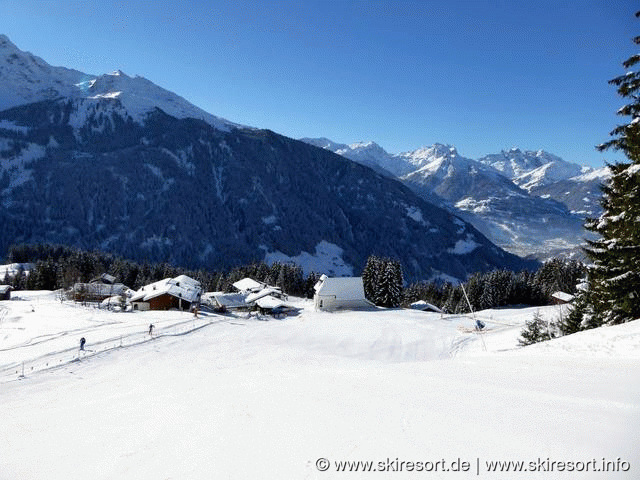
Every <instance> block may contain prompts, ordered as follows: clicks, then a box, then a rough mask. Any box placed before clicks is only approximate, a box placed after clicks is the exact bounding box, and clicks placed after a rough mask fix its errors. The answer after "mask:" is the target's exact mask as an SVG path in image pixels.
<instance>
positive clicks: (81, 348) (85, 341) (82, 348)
mask: <svg viewBox="0 0 640 480" xmlns="http://www.w3.org/2000/svg"><path fill="white" fill-rule="evenodd" d="M85 343H87V340H86V339H85V338H84V337H82V338H81V339H80V350H84V344H85Z"/></svg>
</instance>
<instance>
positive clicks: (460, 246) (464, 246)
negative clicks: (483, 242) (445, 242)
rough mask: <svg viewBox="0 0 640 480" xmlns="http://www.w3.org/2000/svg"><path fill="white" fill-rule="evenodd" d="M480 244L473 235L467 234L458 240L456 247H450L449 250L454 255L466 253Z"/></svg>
mask: <svg viewBox="0 0 640 480" xmlns="http://www.w3.org/2000/svg"><path fill="white" fill-rule="evenodd" d="M479 246H480V244H479V243H477V242H476V241H474V237H473V235H471V234H467V236H466V237H465V238H464V239H462V240H458V241H457V242H456V244H455V245H454V247H453V248H450V249H449V250H448V251H449V253H453V254H454V255H466V254H468V253H471V252H473V251H474V250H475V249H476V248H478V247H479Z"/></svg>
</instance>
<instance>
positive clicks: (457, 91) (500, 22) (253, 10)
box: [0, 0, 640, 166]
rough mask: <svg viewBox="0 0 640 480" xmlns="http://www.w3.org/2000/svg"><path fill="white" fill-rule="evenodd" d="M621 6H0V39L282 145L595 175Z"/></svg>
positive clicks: (629, 11)
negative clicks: (586, 168) (316, 142)
mask: <svg viewBox="0 0 640 480" xmlns="http://www.w3.org/2000/svg"><path fill="white" fill-rule="evenodd" d="M637 7H638V5H637V3H636V1H635V0H633V1H632V0H606V1H605V0H601V1H575V2H574V1H572V2H560V1H546V0H545V1H538V2H536V1H535V0H534V1H532V0H529V1H521V0H511V1H497V0H496V1H484V0H477V1H457V0H446V1H440V0H434V1H422V2H414V1H397V2H391V1H387V2H382V1H379V2H376V1H346V0H345V1H313V0H305V1H264V2H249V1H234V2H231V1H229V2H219V1H173V0H156V1H151V0H149V1H137V0H126V1H121V0H115V1H91V0H87V1H83V2H79V1H76V2H71V1H58V0H52V1H33V0H19V1H14V0H0V33H4V34H6V35H7V36H9V38H10V39H11V40H12V41H13V42H14V43H15V44H16V45H17V46H18V47H19V48H21V49H22V50H27V51H31V52H32V53H34V54H36V55H38V56H40V57H42V58H43V59H44V60H46V61H47V62H49V63H50V64H52V65H63V66H67V67H71V68H75V69H78V70H81V71H84V72H87V73H92V74H100V73H106V72H111V71H113V70H116V69H120V70H122V71H124V72H125V73H127V74H129V75H141V76H144V77H146V78H148V79H149V80H152V81H153V82H155V83H156V84H158V85H160V86H162V87H164V88H167V89H169V90H172V91H174V92H176V93H178V94H180V95H182V96H183V97H185V98H186V99H188V100H190V101H191V102H192V103H194V104H196V105H198V106H199V107H201V108H203V109H205V110H207V111H209V112H211V113H213V114H214V115H219V116H222V117H225V118H227V119H229V120H232V121H235V122H239V123H243V124H246V125H251V126H256V127H261V128H269V129H271V130H274V131H276V132H278V133H282V134H284V135H287V136H290V137H294V138H299V137H303V136H308V137H318V136H326V137H328V138H331V139H332V140H335V141H338V142H343V143H351V142H354V141H360V140H374V141H376V142H378V143H379V144H380V145H382V147H384V148H385V149H386V150H388V151H390V152H400V151H407V150H413V149H416V148H418V147H420V146H423V145H429V144H432V143H435V142H440V143H448V144H452V145H455V146H456V147H457V148H458V151H459V152H460V153H461V154H462V155H465V156H468V157H471V158H477V157H479V156H482V155H484V154H487V153H495V152H498V151H500V150H501V149H507V148H511V147H513V146H518V147H520V148H522V149H530V150H536V149H544V150H548V151H550V152H552V153H555V154H557V155H560V156H561V157H563V158H564V159H565V160H569V161H574V162H578V163H584V164H590V165H593V166H600V165H602V163H603V160H608V161H613V160H616V159H622V158H623V157H622V156H620V155H619V154H614V153H605V154H601V153H598V152H597V151H596V150H595V148H594V145H596V144H598V143H601V142H603V141H605V140H607V139H608V138H609V137H608V132H609V131H610V130H612V129H613V127H614V126H615V125H616V123H618V122H620V121H621V120H622V119H620V118H617V117H616V115H615V111H616V110H617V109H618V108H619V107H620V106H621V105H622V99H621V98H620V97H618V96H617V94H616V93H615V89H614V88H613V87H612V86H610V85H608V84H607V81H608V80H609V79H611V78H612V77H614V76H616V75H619V74H621V73H623V69H622V66H621V63H622V61H623V60H624V59H626V58H627V57H628V56H630V55H631V54H632V53H636V52H635V49H634V45H633V43H632V42H631V38H632V37H633V36H635V35H638V34H640V28H639V27H640V22H638V20H636V19H635V17H634V16H633V14H634V12H635V10H636V9H637Z"/></svg>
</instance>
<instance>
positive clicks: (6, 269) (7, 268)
mask: <svg viewBox="0 0 640 480" xmlns="http://www.w3.org/2000/svg"><path fill="white" fill-rule="evenodd" d="M33 267H35V265H34V264H33V263H8V264H6V265H0V281H3V280H4V277H5V276H7V275H8V276H10V277H14V276H15V275H17V274H18V272H19V271H20V270H22V271H23V272H24V273H25V275H29V272H30V271H31V270H33Z"/></svg>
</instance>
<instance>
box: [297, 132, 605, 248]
mask: <svg viewBox="0 0 640 480" xmlns="http://www.w3.org/2000/svg"><path fill="white" fill-rule="evenodd" d="M301 140H302V141H305V142H307V143H309V144H311V145H315V146H318V147H320V148H324V149H327V150H331V151H333V152H335V153H338V154H339V155H342V156H344V157H346V158H349V159H351V160H353V161H356V162H359V163H362V164H363V165H367V166H369V167H370V168H373V169H374V170H376V171H378V172H379V173H381V174H382V175H387V176H389V177H392V178H396V179H398V180H399V181H401V182H402V183H404V184H405V185H407V186H408V187H409V188H411V189H412V190H413V191H414V192H415V193H417V194H418V195H419V196H421V197H422V198H424V199H426V200H428V201H430V202H432V203H435V204H437V205H439V206H441V207H443V208H446V209H448V210H450V211H451V212H453V213H455V214H456V215H458V216H460V217H461V218H463V219H465V220H466V221H468V222H470V223H471V224H473V225H474V226H475V227H476V228H477V229H478V230H480V231H481V232H482V233H483V234H485V235H486V236H487V237H488V238H489V239H490V240H491V241H492V242H494V243H495V244H497V245H499V246H500V247H502V248H504V249H506V250H508V251H511V252H513V253H516V254H518V255H522V256H531V257H534V258H538V259H541V260H544V259H547V258H549V257H551V256H554V255H558V254H563V255H575V254H579V253H580V249H579V247H580V245H581V244H583V243H584V238H585V236H586V232H585V230H584V229H583V223H584V220H585V218H586V217H591V216H597V215H598V214H599V212H600V210H599V209H600V205H599V198H600V188H599V186H600V184H601V183H602V182H603V181H604V180H606V178H607V177H608V175H609V172H608V168H606V167H605V168H602V169H597V170H596V169H593V168H591V167H586V166H580V165H577V164H574V163H570V162H567V161H565V160H563V159H561V158H560V157H558V156H556V155H553V154H551V153H548V152H545V151H542V150H538V151H521V150H520V149H518V148H512V149H510V150H506V151H502V152H500V153H497V154H491V155H486V156H484V157H482V158H479V159H475V160H474V159H470V158H465V157H463V156H461V155H460V154H459V153H458V152H457V150H456V148H455V147H453V146H451V145H442V144H435V145H432V146H428V147H423V148H420V149H418V150H414V151H409V152H403V153H399V154H390V153H388V152H386V151H385V150H384V149H383V148H382V147H380V146H379V145H378V144H376V143H375V142H358V143H353V144H351V145H346V144H338V143H335V142H333V141H331V140H329V139H327V138H315V139H314V138H303V139H301Z"/></svg>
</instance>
